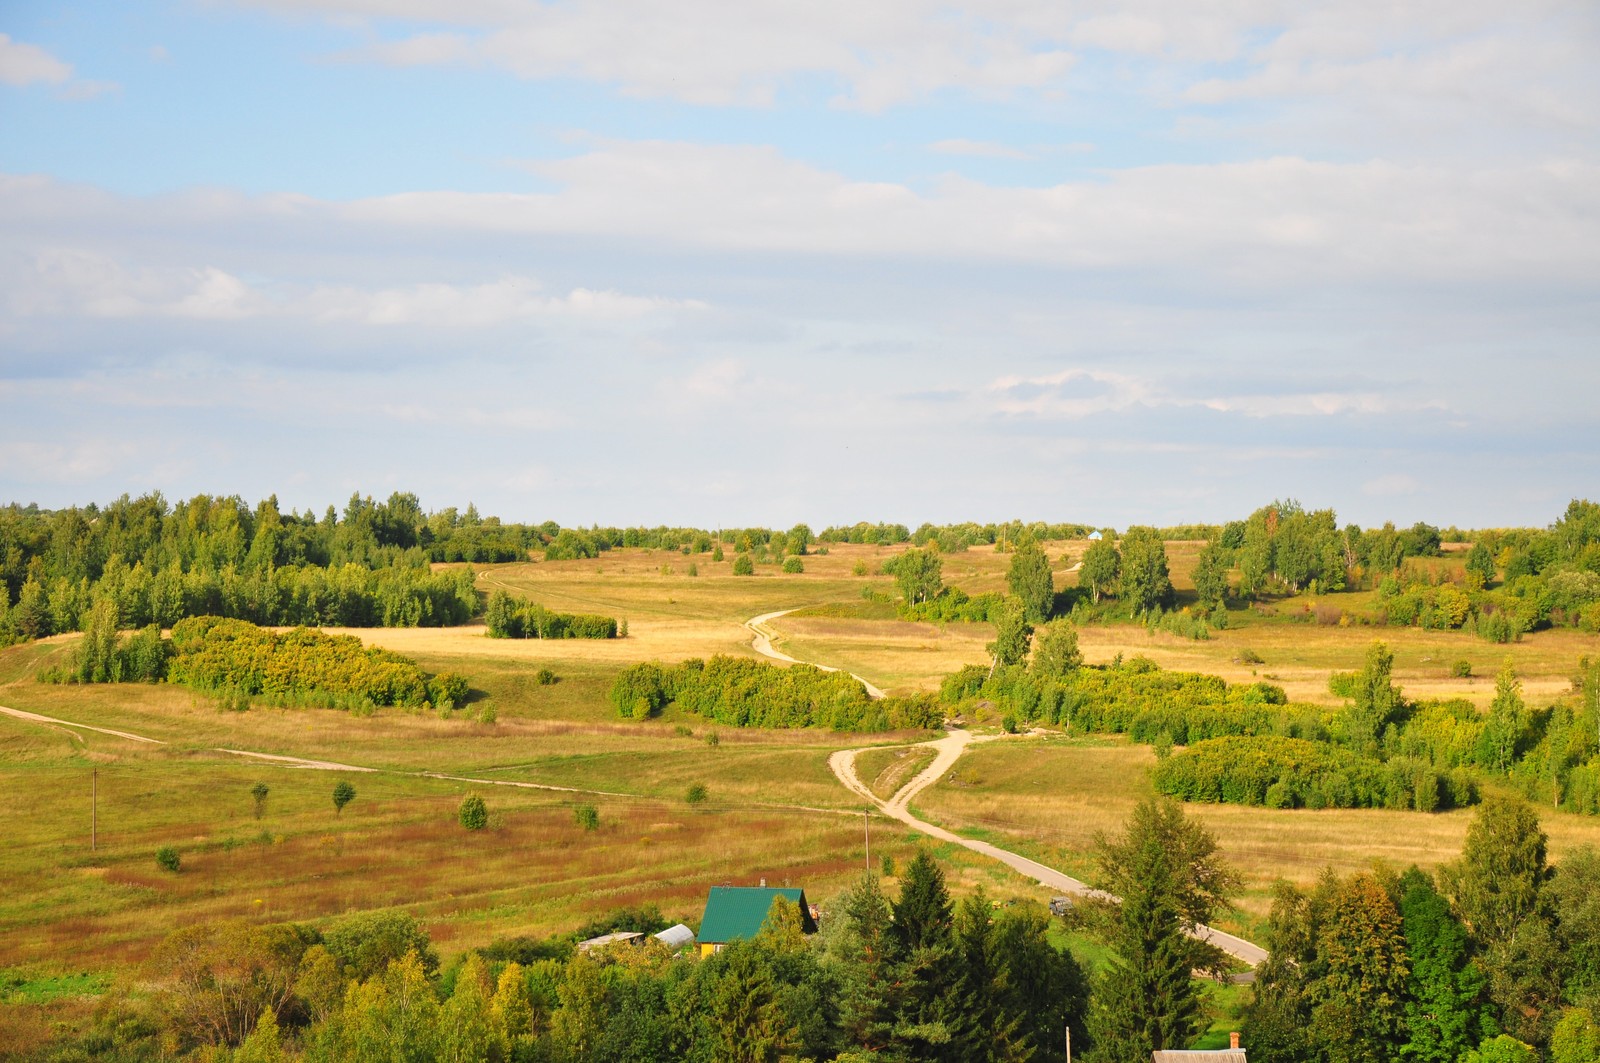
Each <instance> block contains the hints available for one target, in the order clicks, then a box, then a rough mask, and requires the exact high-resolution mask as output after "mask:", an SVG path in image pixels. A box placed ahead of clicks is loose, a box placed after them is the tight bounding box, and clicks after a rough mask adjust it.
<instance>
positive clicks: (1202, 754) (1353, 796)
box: [1152, 735, 1478, 812]
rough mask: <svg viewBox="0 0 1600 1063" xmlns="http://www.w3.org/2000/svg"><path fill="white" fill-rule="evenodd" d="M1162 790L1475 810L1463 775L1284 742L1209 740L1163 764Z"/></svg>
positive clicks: (1272, 804)
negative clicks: (1464, 806)
mask: <svg viewBox="0 0 1600 1063" xmlns="http://www.w3.org/2000/svg"><path fill="white" fill-rule="evenodd" d="M1152 778H1153V781H1154V782H1155V787H1156V789H1157V790H1159V791H1161V792H1162V793H1164V794H1170V795H1172V796H1174V797H1179V798H1182V799H1183V800H1185V801H1212V802H1216V801H1221V802H1225V803H1227V804H1240V805H1266V806H1267V807H1269V808H1391V809H1415V810H1416V811H1418V812H1436V811H1442V810H1444V809H1449V808H1455V807H1457V806H1461V805H1469V804H1473V803H1475V802H1476V801H1477V799H1478V793H1477V786H1476V785H1475V784H1474V782H1473V780H1472V777H1471V775H1470V774H1469V773H1467V772H1466V771H1465V770H1463V769H1460V768H1457V769H1455V770H1453V771H1448V772H1445V771H1440V770H1438V769H1436V768H1434V767H1433V766H1432V765H1431V764H1429V763H1428V762H1427V761H1425V760H1421V759H1418V758H1415V757H1392V758H1390V759H1389V760H1387V761H1380V760H1377V759H1376V758H1372V757H1362V756H1359V755H1357V754H1355V753H1352V752H1351V751H1349V750H1346V749H1341V748H1339V747H1337V746H1332V745H1329V744H1327V743H1325V742H1312V741H1308V740H1306V739H1303V738H1284V737H1281V736H1278V735H1249V736H1233V737H1226V738H1211V739H1207V740H1205V741H1203V742H1198V743H1196V744H1195V745H1192V746H1190V747H1189V748H1188V749H1185V750H1180V751H1178V752H1175V753H1173V754H1172V755H1171V756H1169V757H1167V758H1165V759H1164V760H1162V761H1160V762H1159V763H1158V764H1157V765H1156V768H1155V772H1154V775H1153V776H1152Z"/></svg>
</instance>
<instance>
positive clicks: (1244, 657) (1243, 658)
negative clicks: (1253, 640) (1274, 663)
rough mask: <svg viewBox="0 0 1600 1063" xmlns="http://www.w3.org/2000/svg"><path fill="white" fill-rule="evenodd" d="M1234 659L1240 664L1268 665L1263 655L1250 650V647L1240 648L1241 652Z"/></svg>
mask: <svg viewBox="0 0 1600 1063" xmlns="http://www.w3.org/2000/svg"><path fill="white" fill-rule="evenodd" d="M1233 659H1234V660H1236V661H1238V662H1239V663H1240V664H1266V663H1267V662H1266V659H1265V658H1263V657H1262V656H1261V654H1259V653H1257V652H1256V651H1255V650H1252V649H1250V648H1249V647H1248V646H1240V647H1239V652H1237V653H1235V654H1234V656H1233Z"/></svg>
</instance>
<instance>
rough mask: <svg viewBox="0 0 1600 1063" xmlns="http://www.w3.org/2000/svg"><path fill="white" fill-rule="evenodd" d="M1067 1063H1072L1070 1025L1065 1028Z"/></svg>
mask: <svg viewBox="0 0 1600 1063" xmlns="http://www.w3.org/2000/svg"><path fill="white" fill-rule="evenodd" d="M1066 1029H1067V1063H1072V1027H1071V1026H1068V1027H1067V1028H1066Z"/></svg>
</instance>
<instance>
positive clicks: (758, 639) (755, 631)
mask: <svg viewBox="0 0 1600 1063" xmlns="http://www.w3.org/2000/svg"><path fill="white" fill-rule="evenodd" d="M792 612H794V610H793V609H779V610H778V611H777V612H775V613H762V614H761V615H760V616H754V617H751V618H750V619H749V620H746V621H745V622H744V626H745V627H747V628H749V629H750V634H751V636H752V638H751V639H750V648H751V649H753V650H755V651H756V652H757V653H759V654H761V656H763V657H770V658H772V659H773V660H774V661H784V662H786V663H788V664H809V665H811V667H813V668H820V669H822V670H823V671H824V672H838V671H842V669H839V668H834V667H832V666H830V665H826V664H816V663H814V662H812V661H802V660H800V659H798V658H795V657H790V656H789V655H788V654H787V653H784V652H783V651H782V650H780V649H776V648H774V647H773V645H772V643H773V640H774V639H776V638H778V633H777V632H776V631H774V630H773V629H772V628H770V627H768V626H767V625H768V624H770V623H772V621H774V620H776V619H778V617H780V616H788V615H789V614H790V613H792ZM849 674H850V678H852V679H854V680H855V681H856V682H858V683H860V684H861V685H862V686H864V687H866V688H867V696H868V697H870V698H881V697H883V696H884V694H883V691H881V690H879V689H878V688H877V687H875V686H873V685H872V684H871V683H869V682H867V681H866V680H865V679H862V678H861V677H860V676H858V675H856V674H855V673H854V672H851V673H849Z"/></svg>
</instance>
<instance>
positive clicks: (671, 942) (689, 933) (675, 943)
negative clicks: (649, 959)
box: [654, 923, 694, 949]
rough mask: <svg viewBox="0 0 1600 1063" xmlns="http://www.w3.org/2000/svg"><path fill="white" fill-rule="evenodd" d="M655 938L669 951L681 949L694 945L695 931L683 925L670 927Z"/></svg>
mask: <svg viewBox="0 0 1600 1063" xmlns="http://www.w3.org/2000/svg"><path fill="white" fill-rule="evenodd" d="M654 937H655V939H656V940H657V941H659V942H661V943H662V944H663V945H665V946H666V947H667V948H669V949H681V948H683V947H684V946H685V945H693V944H694V931H693V930H690V929H689V928H688V927H686V926H684V925H683V924H682V923H677V924H675V925H673V926H669V927H667V928H666V929H665V930H663V931H661V933H659V934H656V935H654Z"/></svg>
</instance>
